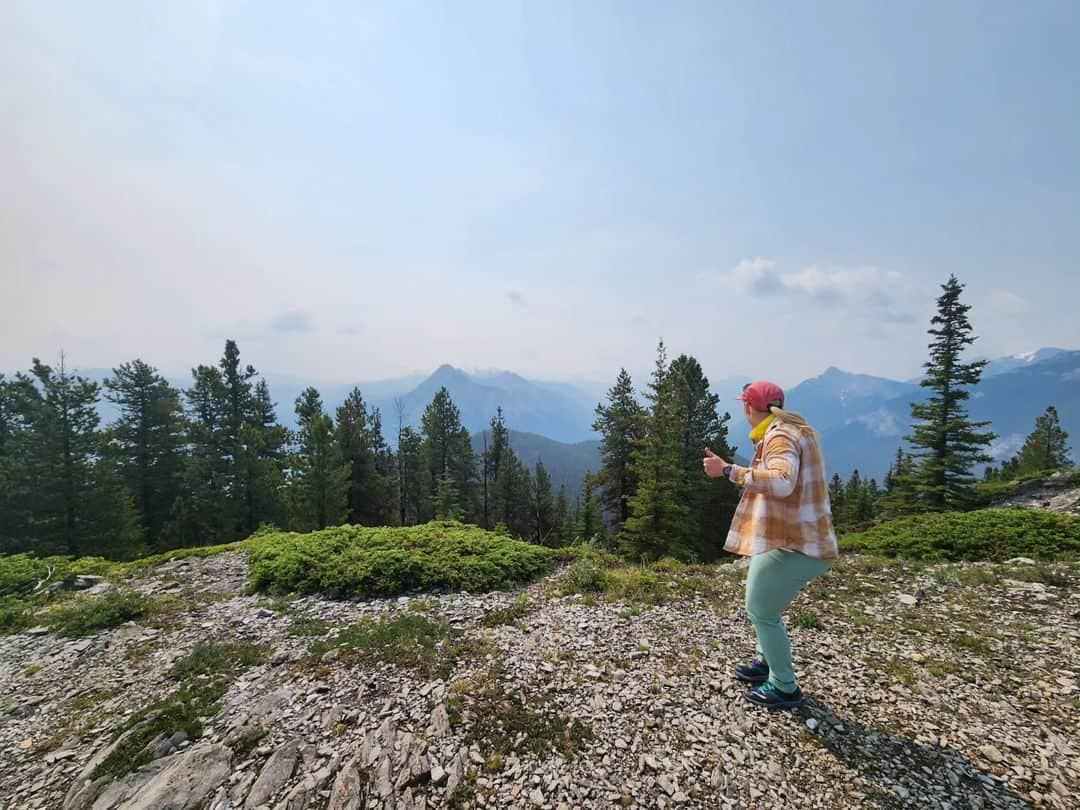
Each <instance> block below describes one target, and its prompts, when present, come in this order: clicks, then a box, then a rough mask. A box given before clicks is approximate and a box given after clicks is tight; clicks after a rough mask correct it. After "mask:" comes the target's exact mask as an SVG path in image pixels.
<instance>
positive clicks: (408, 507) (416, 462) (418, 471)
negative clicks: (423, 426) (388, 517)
mask: <svg viewBox="0 0 1080 810" xmlns="http://www.w3.org/2000/svg"><path fill="white" fill-rule="evenodd" d="M423 445H424V440H423V438H422V437H421V436H420V434H419V433H417V432H416V431H415V430H413V429H412V428H411V427H409V426H408V425H406V426H405V427H403V428H402V429H401V433H400V438H399V439H398V449H397V464H398V469H399V471H400V476H401V503H402V506H401V514H402V521H403V525H405V526H414V525H416V524H417V523H419V522H421V520H423V519H424V517H423V515H424V492H425V488H424V482H423V478H422V473H423V471H422V468H421V464H422V461H421V453H422V450H423Z"/></svg>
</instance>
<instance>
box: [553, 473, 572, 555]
mask: <svg viewBox="0 0 1080 810" xmlns="http://www.w3.org/2000/svg"><path fill="white" fill-rule="evenodd" d="M569 519H570V503H569V499H568V497H567V495H566V484H560V485H559V494H558V496H557V497H556V498H555V521H554V524H553V527H552V543H551V544H552V545H553V546H564V545H567V544H568V543H570V542H571V537H570V535H569V534H568V533H567V531H566V529H567V522H568V521H569Z"/></svg>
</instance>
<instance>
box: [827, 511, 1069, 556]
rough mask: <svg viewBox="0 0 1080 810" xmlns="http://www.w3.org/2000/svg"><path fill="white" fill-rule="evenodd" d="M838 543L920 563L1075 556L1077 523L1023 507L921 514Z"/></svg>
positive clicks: (855, 549) (857, 549)
mask: <svg viewBox="0 0 1080 810" xmlns="http://www.w3.org/2000/svg"><path fill="white" fill-rule="evenodd" d="M840 545H841V548H842V549H844V550H845V551H867V552H871V553H874V554H882V555H885V556H889V557H907V558H911V559H923V560H989V561H995V562H1000V561H1002V560H1006V559H1009V558H1010V557H1021V556H1026V557H1037V558H1043V559H1053V558H1058V557H1062V556H1075V555H1076V554H1080V519H1078V518H1075V517H1070V516H1066V515H1057V514H1053V513H1050V512H1040V511H1035V510H1027V509H984V510H980V511H976V512H945V513H935V514H925V515H916V516H913V517H906V518H900V519H898V520H892V521H889V522H887V523H882V524H881V525H879V526H875V527H874V528H873V529H870V530H869V531H867V532H863V533H862V534H853V535H848V536H847V537H844V538H842V539H841V541H840Z"/></svg>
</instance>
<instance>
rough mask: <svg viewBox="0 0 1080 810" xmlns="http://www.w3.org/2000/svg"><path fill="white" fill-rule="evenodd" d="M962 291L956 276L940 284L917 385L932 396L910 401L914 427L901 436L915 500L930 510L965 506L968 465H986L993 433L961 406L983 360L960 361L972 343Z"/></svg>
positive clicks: (968, 497) (968, 499)
mask: <svg viewBox="0 0 1080 810" xmlns="http://www.w3.org/2000/svg"><path fill="white" fill-rule="evenodd" d="M963 289H964V285H962V284H961V283H960V282H959V281H958V280H957V278H956V276H950V277H949V281H948V282H947V283H945V284H943V285H942V294H941V296H940V297H939V298H938V301H937V307H938V311H937V314H936V315H935V316H934V317H933V319H932V321H931V328H930V330H929V334H930V335H932V336H933V340H932V341H931V342H930V359H929V360H928V361H927V363H926V364H925V366H924V368H925V369H926V374H925V376H924V378H923V380H922V383H921V385H922V386H923V387H924V388H928V389H930V391H931V394H930V396H929V398H928V399H927V401H926V402H925V403H919V402H915V403H912V405H911V416H912V419H913V420H914V424H913V426H912V433H911V435H910V436H908V437H906V438H907V440H908V441H909V442H911V444H912V446H913V447H914V448H915V449H916V453H917V458H918V466H917V468H916V473H915V487H914V489H915V493H916V497H917V499H918V501H919V504H920V505H921V506H924V507H926V508H929V509H937V510H940V509H954V508H961V507H965V506H968V505H970V504H971V502H972V486H973V484H974V481H975V479H974V478H973V477H972V475H971V470H972V467H973V466H975V465H976V464H980V463H984V462H989V461H991V458H990V457H989V456H988V455H987V454H986V451H985V448H986V447H987V446H988V445H989V444H990V443H991V442H992V441H993V440H994V434H993V433H991V432H989V431H982V430H981V428H984V427H986V426H987V425H988V424H989V422H972V421H971V420H970V419H969V418H968V415H967V408H966V406H965V404H964V403H965V402H966V401H967V400H968V399H969V398H970V395H971V394H970V392H969V391H968V390H967V387H968V386H972V385H976V384H978V382H979V379H980V377H981V376H982V370H983V368H984V367H985V366H986V361H983V360H977V361H974V362H971V363H964V362H962V361H961V353H962V352H963V350H964V348H965V347H967V346H970V345H971V344H972V343H974V342H975V337H974V336H973V335H972V334H971V331H972V329H971V323H970V321H969V320H968V316H967V313H968V311H969V310H970V309H971V307H970V306H968V305H966V304H962V303H961V302H960V294H961V292H963Z"/></svg>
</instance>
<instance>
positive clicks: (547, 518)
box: [530, 459, 557, 546]
mask: <svg viewBox="0 0 1080 810" xmlns="http://www.w3.org/2000/svg"><path fill="white" fill-rule="evenodd" d="M532 485H533V486H532V492H531V495H532V498H531V510H530V511H531V513H532V517H533V534H532V537H533V542H535V543H536V544H537V545H547V546H553V545H557V544H556V543H554V542H552V539H553V538H552V536H551V535H552V532H553V530H554V529H555V528H556V526H557V523H556V519H555V514H556V513H555V500H554V496H553V495H552V492H551V476H550V475H549V474H548V471H547V468H546V467H545V466H544V462H543V460H542V459H537V460H536V472H535V474H534V475H533V477H532Z"/></svg>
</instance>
